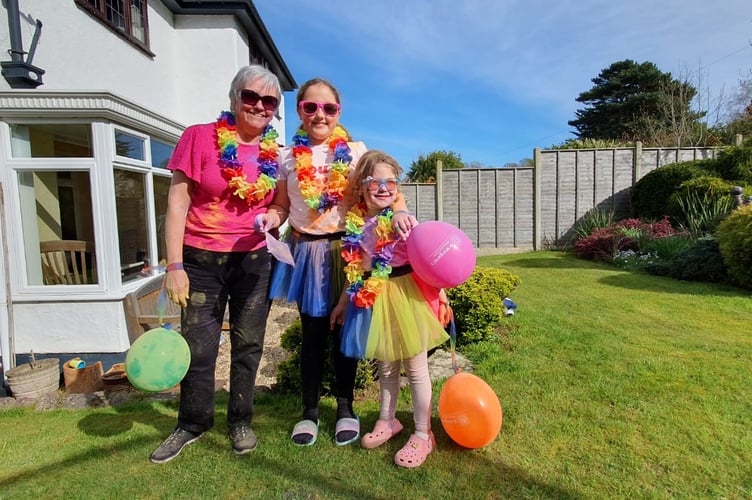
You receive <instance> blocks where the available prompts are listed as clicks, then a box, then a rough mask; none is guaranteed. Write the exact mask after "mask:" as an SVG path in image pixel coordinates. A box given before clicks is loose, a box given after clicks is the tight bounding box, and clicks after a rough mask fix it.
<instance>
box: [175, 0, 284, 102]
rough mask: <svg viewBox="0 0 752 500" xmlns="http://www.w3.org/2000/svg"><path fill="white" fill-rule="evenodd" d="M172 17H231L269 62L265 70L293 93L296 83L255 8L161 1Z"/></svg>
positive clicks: (214, 1)
mask: <svg viewBox="0 0 752 500" xmlns="http://www.w3.org/2000/svg"><path fill="white" fill-rule="evenodd" d="M162 2H163V3H164V5H165V6H166V7H167V8H168V9H170V11H171V12H172V13H173V14H178V15H181V14H182V15H209V16H210V15H232V16H235V18H237V20H238V22H239V23H240V25H241V26H242V27H243V29H244V30H245V31H246V33H247V34H248V38H249V39H250V40H251V42H253V44H254V45H255V46H256V47H258V49H259V51H260V52H261V55H262V56H264V59H266V61H268V63H269V69H270V70H272V71H273V72H274V74H276V75H277V77H278V78H279V83H280V85H281V86H282V90H283V91H285V92H288V91H292V90H295V89H296V88H297V87H298V84H297V83H296V82H295V79H294V78H293V76H292V73H291V72H290V69H289V68H288V67H287V64H285V61H284V60H283V59H282V56H281V55H280V53H279V51H278V50H277V46H276V45H274V41H273V40H272V37H271V35H270V34H269V32H268V31H267V30H266V26H264V22H263V21H262V20H261V16H259V13H258V11H257V10H256V7H254V5H253V2H251V1H250V0H246V1H236V2H228V1H225V0H162Z"/></svg>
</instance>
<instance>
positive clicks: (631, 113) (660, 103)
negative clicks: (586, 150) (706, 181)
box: [569, 59, 699, 141]
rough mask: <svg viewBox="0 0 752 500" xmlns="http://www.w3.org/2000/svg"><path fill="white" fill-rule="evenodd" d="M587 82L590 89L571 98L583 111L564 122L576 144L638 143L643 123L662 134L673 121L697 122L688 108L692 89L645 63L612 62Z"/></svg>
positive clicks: (693, 90)
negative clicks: (581, 141)
mask: <svg viewBox="0 0 752 500" xmlns="http://www.w3.org/2000/svg"><path fill="white" fill-rule="evenodd" d="M592 82H593V84H594V85H593V87H592V88H591V89H590V90H587V91H585V92H583V93H581V94H580V95H579V96H578V97H577V99H576V100H577V102H580V103H583V104H585V106H586V107H585V108H583V109H579V110H577V111H576V112H575V116H576V117H577V118H576V119H575V120H571V121H570V122H569V125H570V126H572V127H574V128H575V129H577V132H576V133H575V135H576V136H577V138H579V139H606V140H620V141H624V140H629V141H631V140H639V139H642V132H643V131H644V124H645V120H646V119H649V120H650V122H651V124H652V125H653V126H654V127H658V128H660V129H664V128H670V125H671V123H672V120H673V121H675V120H676V117H677V116H682V117H684V118H687V119H689V120H690V121H692V120H694V121H695V122H696V121H697V119H698V118H699V116H698V114H697V113H693V112H692V111H691V109H690V104H691V102H692V99H693V98H694V96H695V94H696V93H697V91H696V90H695V88H694V87H693V86H692V85H690V84H689V83H687V82H681V81H679V80H675V79H674V78H673V77H672V76H671V73H663V72H661V71H660V70H659V69H658V67H657V66H656V65H655V64H653V63H651V62H643V63H641V64H638V63H636V62H634V61H632V60H630V59H626V60H624V61H619V62H615V63H613V64H611V66H609V67H608V68H606V69H604V70H602V71H601V72H600V73H599V74H598V76H597V77H596V78H593V79H592Z"/></svg>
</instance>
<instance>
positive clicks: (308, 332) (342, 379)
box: [300, 314, 358, 412]
mask: <svg viewBox="0 0 752 500" xmlns="http://www.w3.org/2000/svg"><path fill="white" fill-rule="evenodd" d="M300 320H301V323H302V326H303V342H302V345H301V349H300V376H301V388H302V391H303V411H304V412H305V411H306V410H308V411H311V410H312V411H315V412H318V406H319V399H320V398H321V380H322V378H323V376H324V366H325V364H326V349H327V346H328V343H329V335H334V336H335V340H336V341H335V343H334V346H333V347H332V362H333V364H334V387H333V389H332V390H333V392H334V396H335V397H337V398H345V399H347V400H348V401H349V402H352V400H353V391H354V390H355V375H356V373H357V370H358V360H357V359H353V358H348V357H346V356H345V355H343V354H342V352H341V351H340V349H339V342H340V327H339V325H338V326H336V327H335V329H334V331H331V330H330V329H329V317H328V316H324V317H314V316H308V315H306V314H301V315H300Z"/></svg>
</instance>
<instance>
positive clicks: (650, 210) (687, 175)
mask: <svg viewBox="0 0 752 500" xmlns="http://www.w3.org/2000/svg"><path fill="white" fill-rule="evenodd" d="M711 161H713V160H698V161H687V162H682V163H673V164H671V165H666V166H664V167H660V168H657V169H655V170H653V171H652V172H650V173H648V174H646V175H645V176H644V177H642V178H641V179H640V180H639V181H637V182H636V183H635V185H634V186H633V187H632V192H631V203H632V215H633V216H634V217H635V218H638V219H645V220H651V219H659V218H661V217H663V216H664V215H668V213H669V203H670V198H671V195H673V194H674V193H675V192H676V191H677V190H678V189H679V187H680V186H681V185H682V184H683V183H684V182H686V181H688V180H690V179H693V178H695V177H700V176H702V175H706V174H707V171H706V170H705V168H706V167H707V165H708V163H709V162H711Z"/></svg>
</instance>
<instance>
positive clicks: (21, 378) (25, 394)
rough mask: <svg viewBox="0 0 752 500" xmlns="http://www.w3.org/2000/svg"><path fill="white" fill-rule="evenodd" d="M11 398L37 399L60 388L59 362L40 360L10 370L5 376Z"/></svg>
mask: <svg viewBox="0 0 752 500" xmlns="http://www.w3.org/2000/svg"><path fill="white" fill-rule="evenodd" d="M5 376H6V377H7V378H8V387H10V390H11V392H12V393H13V397H14V398H16V399H23V398H29V399H38V398H41V397H42V396H45V395H47V394H51V393H53V392H56V391H57V390H58V388H59V387H60V360H59V359H58V358H47V359H40V360H39V361H33V362H31V363H24V364H22V365H19V366H17V367H15V368H11V369H10V370H8V371H7V372H6V374H5Z"/></svg>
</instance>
